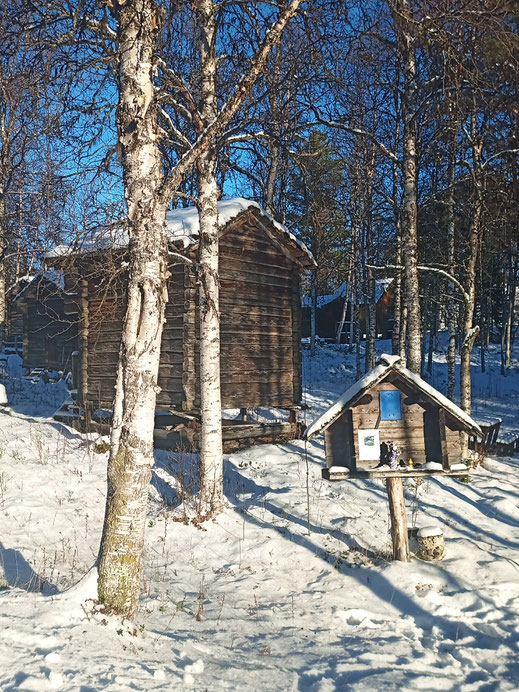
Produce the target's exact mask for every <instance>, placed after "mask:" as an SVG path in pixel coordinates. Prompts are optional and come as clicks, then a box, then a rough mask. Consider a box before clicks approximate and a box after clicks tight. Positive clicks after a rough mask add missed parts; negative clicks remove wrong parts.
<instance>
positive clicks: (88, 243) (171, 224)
mask: <svg viewBox="0 0 519 692" xmlns="http://www.w3.org/2000/svg"><path fill="white" fill-rule="evenodd" d="M250 210H253V211H254V212H255V213H256V215H257V216H258V217H259V219H260V220H263V221H266V222H267V223H268V224H269V225H271V226H273V227H274V228H275V229H276V230H277V231H278V232H279V233H280V234H281V235H282V237H283V238H284V239H285V240H286V241H288V242H291V243H294V244H295V245H296V246H297V247H298V248H299V249H300V250H301V251H302V255H303V256H302V258H301V259H302V261H303V263H304V264H305V265H307V266H314V265H315V260H314V258H313V256H312V253H311V252H310V251H309V250H308V248H307V247H306V246H305V245H304V243H302V242H301V241H300V240H299V239H298V238H296V236H295V235H294V234H293V233H291V232H290V231H289V230H288V228H287V227H286V226H284V225H283V224H281V223H279V222H278V221H276V220H275V219H274V218H273V217H272V216H271V215H270V214H268V213H267V212H266V211H264V210H263V209H262V208H261V207H260V206H259V204H257V202H254V201H252V200H249V199H244V198H243V197H236V198H234V199H223V200H220V201H219V202H218V221H219V225H220V227H221V228H224V227H225V226H227V224H229V223H230V222H231V221H234V220H235V219H236V218H237V217H238V216H239V215H240V214H242V213H243V212H246V211H250ZM166 222H167V226H168V237H169V239H170V241H171V242H172V243H174V244H176V245H179V246H181V247H183V248H184V249H186V248H189V247H191V246H192V245H194V244H195V243H197V242H198V236H199V233H200V219H199V216H198V209H197V208H196V207H186V208H184V209H175V210H173V211H168V212H167V214H166ZM128 242H129V236H128V232H127V231H126V230H124V229H123V228H122V227H121V226H117V227H112V228H110V229H101V230H99V231H97V232H96V233H95V234H94V235H93V237H92V238H91V239H90V240H87V239H85V240H83V242H82V243H81V246H80V247H78V246H70V245H58V246H57V247H55V248H54V249H53V250H51V251H50V252H48V253H47V254H46V257H47V258H53V257H62V256H64V255H67V254H75V253H78V252H80V253H87V252H98V251H100V250H106V249H108V248H120V247H126V246H127V245H128Z"/></svg>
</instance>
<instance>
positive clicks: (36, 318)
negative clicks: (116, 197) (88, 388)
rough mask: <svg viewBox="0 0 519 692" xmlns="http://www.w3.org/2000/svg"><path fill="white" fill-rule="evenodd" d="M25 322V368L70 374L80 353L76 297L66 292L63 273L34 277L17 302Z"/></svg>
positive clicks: (23, 289)
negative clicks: (78, 351) (76, 353)
mask: <svg viewBox="0 0 519 692" xmlns="http://www.w3.org/2000/svg"><path fill="white" fill-rule="evenodd" d="M12 302H13V306H12V310H13V312H16V313H19V315H20V316H21V318H22V324H23V326H22V333H23V356H22V358H23V366H24V367H25V369H26V371H27V372H30V371H32V370H35V369H39V370H44V369H47V370H56V371H62V372H66V371H70V370H71V369H72V360H73V353H74V352H75V351H76V349H77V307H76V304H75V294H68V293H67V292H66V291H65V284H64V274H63V272H62V271H59V270H54V269H49V270H48V271H43V272H41V273H39V274H37V275H36V276H34V277H32V278H31V279H30V280H29V281H27V282H26V284H25V285H24V286H23V288H21V290H20V291H19V293H18V294H17V295H16V296H15V297H14V298H13V301H12Z"/></svg>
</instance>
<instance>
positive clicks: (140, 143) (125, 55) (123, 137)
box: [98, 0, 167, 618]
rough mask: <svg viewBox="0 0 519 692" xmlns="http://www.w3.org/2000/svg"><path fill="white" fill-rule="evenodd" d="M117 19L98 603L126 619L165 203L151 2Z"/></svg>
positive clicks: (138, 539)
mask: <svg viewBox="0 0 519 692" xmlns="http://www.w3.org/2000/svg"><path fill="white" fill-rule="evenodd" d="M112 12H113V14H114V18H115V20H116V22H117V51H118V57H119V105H118V109H117V128H118V135H119V143H120V145H121V153H122V164H123V176H124V189H125V196H126V201H127V206H128V225H129V232H130V246H129V260H130V266H129V281H128V291H127V307H126V315H125V318H124V323H123V333H122V341H121V347H120V353H119V365H118V374H117V382H116V396H115V400H114V419H113V426H112V436H111V449H110V458H109V461H108V492H107V500H106V513H105V521H104V526H103V536H102V539H101V547H100V553H99V580H98V593H99V600H100V601H101V602H102V603H103V604H104V605H105V607H106V608H107V609H109V610H112V611H116V612H118V613H120V614H122V615H124V616H125V617H128V618H132V617H133V615H134V614H135V610H136V608H137V605H138V599H139V590H140V579H141V572H142V551H143V544H144V529H145V524H146V513H147V505H148V487H149V482H150V478H151V468H152V466H153V427H154V414H155V399H156V393H157V376H158V368H159V357H160V342H161V336H162V326H163V321H164V310H165V304H166V299H167V295H166V280H167V237H166V223H165V215H166V207H165V206H164V205H163V204H161V203H160V202H159V201H158V200H159V195H158V194H157V191H158V189H159V186H160V184H161V179H162V166H161V157H160V152H159V148H158V128H157V125H156V113H155V104H154V98H153V93H154V92H153V80H152V70H153V56H154V49H155V40H156V36H155V34H156V30H157V19H158V15H157V10H156V6H155V3H154V1H153V0H133V1H132V2H128V3H125V4H116V5H114V6H113V8H112Z"/></svg>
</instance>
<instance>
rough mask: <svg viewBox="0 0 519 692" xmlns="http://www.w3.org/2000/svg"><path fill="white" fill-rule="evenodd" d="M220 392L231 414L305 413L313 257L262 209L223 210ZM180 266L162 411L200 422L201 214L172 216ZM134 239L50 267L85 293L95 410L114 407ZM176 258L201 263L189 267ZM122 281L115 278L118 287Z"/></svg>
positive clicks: (83, 367) (162, 379) (166, 337)
mask: <svg viewBox="0 0 519 692" xmlns="http://www.w3.org/2000/svg"><path fill="white" fill-rule="evenodd" d="M218 211H219V219H220V243H219V252H220V266H219V272H220V309H221V318H220V336H221V388H222V404H223V408H224V409H231V408H232V409H235V408H243V409H251V408H253V407H258V406H263V407H283V408H292V407H295V406H297V405H299V404H300V402H301V397H302V390H301V353H300V347H301V344H300V338H301V321H300V317H301V313H300V274H301V273H302V272H303V271H306V270H307V269H308V268H310V267H312V266H314V264H315V263H314V260H313V258H312V255H311V254H310V253H309V252H308V250H307V249H306V248H305V247H304V245H302V243H300V242H299V241H298V240H297V239H296V238H295V236H293V235H292V234H291V233H290V232H289V231H288V230H287V229H286V228H285V227H284V226H282V225H281V224H279V223H277V222H276V221H275V220H274V219H273V218H272V217H271V216H270V215H268V214H266V213H265V212H264V211H263V210H262V209H261V208H260V207H259V206H258V205H257V204H256V203H254V202H251V201H248V200H245V199H241V198H240V199H234V200H225V201H221V202H219V203H218ZM167 222H168V232H169V239H170V250H171V264H170V267H169V270H170V277H169V279H168V304H167V307H166V323H165V325H164V332H163V338H162V352H161V360H160V369H159V381H158V383H159V387H160V390H159V392H158V395H157V408H158V409H159V410H165V411H171V410H174V411H177V412H184V413H190V414H193V416H195V417H196V416H197V415H198V412H199V407H200V383H199V319H198V314H199V307H198V306H199V285H198V283H197V271H196V261H197V247H198V234H199V225H198V224H199V219H198V212H197V210H196V209H195V208H193V207H191V208H187V209H179V210H176V211H171V212H168V215H167ZM127 243H128V240H127V236H126V235H125V234H123V233H122V232H121V231H119V233H118V234H115V235H112V236H109V235H103V234H101V233H99V234H97V235H96V236H95V237H94V238H92V240H90V241H88V242H85V243H84V245H83V246H82V247H81V248H79V249H78V248H69V247H64V246H61V247H59V248H57V249H56V250H54V251H53V252H51V253H49V255H48V261H49V262H52V263H53V264H54V265H55V266H63V267H65V266H67V270H66V272H65V285H66V290H67V291H77V292H78V293H79V300H78V314H77V316H76V320H77V321H78V323H79V324H80V325H81V328H80V332H79V336H80V339H79V363H80V368H79V369H80V373H79V377H80V383H79V384H80V390H81V391H82V392H83V394H84V397H85V402H84V403H85V404H87V405H88V406H89V407H91V408H92V409H96V408H99V407H100V408H111V406H112V402H113V397H114V384H115V378H116V369H117V360H118V353H119V343H120V339H121V330H122V320H123V315H124V310H125V285H126V280H127V275H126V267H127V261H126V260H127V250H126V245H127ZM177 253H182V254H183V255H184V256H185V257H187V258H188V259H189V260H191V261H192V263H191V264H188V263H186V262H182V261H181V260H180V259H179V256H178V254H177ZM114 277H115V278H114Z"/></svg>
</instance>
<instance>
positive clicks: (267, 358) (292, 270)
mask: <svg viewBox="0 0 519 692" xmlns="http://www.w3.org/2000/svg"><path fill="white" fill-rule="evenodd" d="M220 278H221V283H220V285H221V290H220V308H221V348H222V352H221V382H222V405H223V408H241V407H244V408H252V407H254V406H290V405H292V404H294V403H295V402H296V403H298V402H299V401H300V400H301V396H300V389H301V381H300V361H299V358H300V355H299V349H300V336H299V323H298V321H296V320H298V319H299V313H300V307H299V306H300V303H299V300H300V299H299V275H298V273H297V270H296V267H295V265H294V263H293V262H291V261H290V260H289V259H288V258H287V257H286V256H285V255H284V254H283V252H282V251H281V250H280V249H279V248H278V247H276V246H275V244H274V243H273V242H272V241H271V240H270V239H269V238H268V237H267V236H266V235H264V234H263V233H261V232H258V230H257V228H253V227H251V226H250V225H248V224H247V222H246V221H242V222H241V224H240V225H239V226H235V227H231V228H229V229H228V230H227V231H226V232H225V233H224V234H223V236H222V238H221V240H220ZM295 282H297V283H295ZM296 293H297V296H296ZM294 316H296V319H294ZM296 341H297V343H296Z"/></svg>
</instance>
